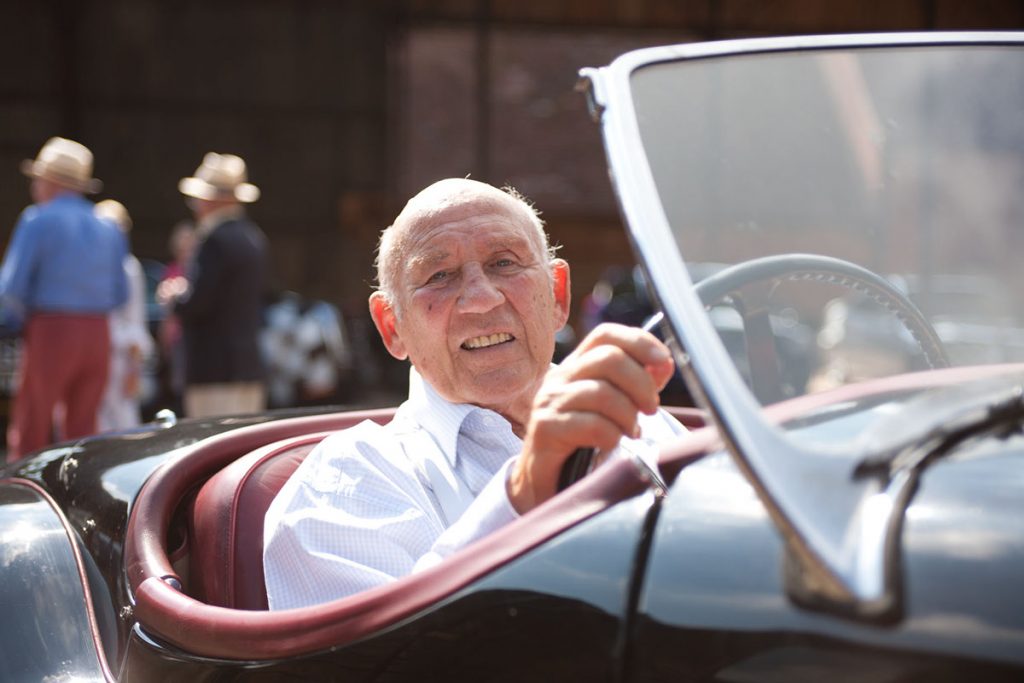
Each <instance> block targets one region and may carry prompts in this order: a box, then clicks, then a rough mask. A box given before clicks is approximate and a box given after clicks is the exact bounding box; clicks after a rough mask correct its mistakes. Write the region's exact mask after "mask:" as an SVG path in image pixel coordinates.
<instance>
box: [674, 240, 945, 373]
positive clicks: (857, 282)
mask: <svg viewBox="0 0 1024 683" xmlns="http://www.w3.org/2000/svg"><path fill="white" fill-rule="evenodd" d="M768 280H777V281H782V280H788V281H801V280H808V281H815V282H825V283H828V284H834V285H839V286H843V287H846V288H848V289H850V290H853V291H855V292H858V293H860V294H864V295H866V296H868V297H870V298H871V299H872V300H873V301H875V302H876V303H877V304H879V305H880V306H882V307H883V308H885V309H886V310H887V311H889V312H890V313H892V314H893V315H894V316H895V317H896V319H897V320H899V321H900V323H901V324H902V325H903V327H904V328H906V330H907V331H908V332H909V333H910V335H911V337H913V339H914V341H915V342H916V343H917V345H918V347H919V348H920V349H921V352H922V354H923V356H924V359H925V362H927V363H928V366H929V367H930V368H933V369H936V368H945V367H949V365H950V362H949V356H948V354H947V353H946V349H945V346H944V345H943V343H942V340H941V339H940V338H939V335H938V332H936V331H935V328H934V327H932V325H931V323H930V322H928V319H927V318H925V316H924V314H923V313H922V312H921V310H920V309H919V308H918V307H917V305H916V304H915V303H914V302H913V301H911V300H910V298H909V297H908V296H907V295H906V294H904V293H903V292H901V291H900V290H899V289H897V288H896V287H895V286H893V285H892V283H890V282H889V281H888V280H886V279H885V278H883V277H881V276H880V275H878V274H876V273H874V272H872V271H870V270H868V269H866V268H864V267H862V266H859V265H857V264H855V263H851V262H849V261H845V260H843V259H839V258H834V257H831V256H821V255H818V254H780V255H776V256H766V257H762V258H757V259H753V260H750V261H744V262H742V263H737V264H735V265H733V266H729V267H728V268H725V269H723V270H720V271H718V272H717V273H715V274H714V275H712V276H710V277H707V278H705V279H704V280H702V281H701V282H699V283H698V284H697V285H696V286H695V287H694V290H695V291H696V293H697V295H698V296H699V297H700V300H701V302H702V303H703V304H704V305H705V306H706V307H710V306H712V305H714V304H716V303H718V302H719V301H722V300H723V299H725V298H726V297H727V296H730V295H734V294H735V293H737V292H738V291H739V290H741V289H743V288H745V287H749V286H750V285H752V284H754V283H757V282H762V281H768ZM741 313H742V311H741ZM745 322H746V321H745ZM776 355H778V354H777V352H776ZM748 361H750V363H751V364H754V363H755V362H756V361H755V359H754V358H751V357H750V356H749V355H748ZM751 375H752V376H756V375H755V373H754V368H751ZM762 389H763V388H762ZM755 393H758V391H757V388H756V387H755Z"/></svg>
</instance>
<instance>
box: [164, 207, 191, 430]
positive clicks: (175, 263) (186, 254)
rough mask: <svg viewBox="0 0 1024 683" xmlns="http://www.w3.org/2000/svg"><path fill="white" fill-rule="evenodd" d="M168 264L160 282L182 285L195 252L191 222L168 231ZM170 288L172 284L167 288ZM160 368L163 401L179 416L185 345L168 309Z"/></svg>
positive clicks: (182, 393)
mask: <svg viewBox="0 0 1024 683" xmlns="http://www.w3.org/2000/svg"><path fill="white" fill-rule="evenodd" d="M167 246H168V249H169V250H170V253H171V261H170V263H168V264H167V266H166V267H165V268H164V271H163V273H162V274H161V276H160V284H158V285H157V287H158V288H159V287H161V286H163V283H164V282H171V283H174V282H184V281H185V280H184V278H185V273H186V272H188V264H189V262H190V261H191V260H192V257H193V255H194V254H195V250H196V231H195V227H194V226H193V225H192V222H191V221H179V222H178V223H177V224H175V226H174V227H173V228H172V229H171V236H170V239H169V240H168V244H167ZM170 286H171V287H172V288H173V286H174V285H173V284H172V285H170ZM158 336H159V339H160V361H161V362H160V366H161V368H160V369H161V377H162V387H163V389H164V391H165V396H164V399H165V400H166V401H167V402H168V403H169V404H170V407H171V409H172V410H174V412H176V413H178V414H181V413H182V407H183V404H182V397H183V396H184V394H185V342H184V338H183V334H182V331H181V319H180V318H179V317H178V316H177V315H176V314H175V313H174V312H173V311H172V310H168V311H167V312H166V314H165V315H164V317H163V319H162V320H161V321H160V328H159V331H158Z"/></svg>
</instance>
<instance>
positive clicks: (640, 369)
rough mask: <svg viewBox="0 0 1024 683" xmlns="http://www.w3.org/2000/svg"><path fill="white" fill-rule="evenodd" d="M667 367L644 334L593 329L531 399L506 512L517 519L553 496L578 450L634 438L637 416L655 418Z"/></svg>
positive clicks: (667, 358) (668, 361)
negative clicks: (512, 510)
mask: <svg viewBox="0 0 1024 683" xmlns="http://www.w3.org/2000/svg"><path fill="white" fill-rule="evenodd" d="M674 368H675V365H674V363H673V362H672V356H671V354H670V353H669V350H668V348H667V347H666V346H665V345H664V344H663V343H661V342H660V341H659V340H658V339H657V338H656V337H655V336H654V335H652V334H650V333H649V332H644V331H643V330H641V329H639V328H636V327H626V326H624V325H613V324H604V325H600V326H598V327H597V328H595V329H594V330H593V332H591V333H590V334H588V335H587V336H586V337H585V338H584V339H583V341H581V342H580V344H579V346H577V347H576V349H575V350H574V351H573V352H572V353H571V354H569V356H568V357H566V359H565V360H564V361H562V363H561V364H560V365H559V366H558V367H556V368H552V369H551V370H550V371H549V372H548V374H547V376H546V377H545V378H544V383H543V384H542V385H541V388H540V390H539V391H538V392H537V395H536V397H535V398H534V401H533V408H532V410H531V412H530V419H529V423H528V424H527V427H526V437H525V438H524V439H523V452H522V454H521V456H520V457H519V460H518V461H517V462H516V464H515V467H514V469H513V470H512V473H511V476H510V477H509V483H508V494H509V499H510V501H511V502H512V506H513V507H515V509H516V510H517V511H518V512H519V513H520V514H522V513H525V512H527V511H528V510H531V509H533V508H534V507H536V506H537V505H539V504H540V503H542V502H544V501H545V500H547V499H548V498H550V497H551V496H553V495H555V492H556V491H555V489H556V485H557V482H558V475H559V472H560V471H561V468H562V464H563V463H564V462H565V460H566V459H567V458H568V457H569V455H571V454H572V453H573V451H575V450H576V449H577V448H580V447H595V448H597V449H599V450H603V451H610V450H612V449H613V448H615V446H616V445H618V443H619V440H620V439H621V438H622V437H623V436H631V437H636V436H639V426H638V424H637V417H638V413H639V412H644V413H646V414H648V415H652V414H654V413H655V411H657V409H658V404H659V400H658V392H659V391H661V389H663V388H664V387H665V385H666V384H667V383H668V381H669V379H670V378H671V377H672V372H673V370H674Z"/></svg>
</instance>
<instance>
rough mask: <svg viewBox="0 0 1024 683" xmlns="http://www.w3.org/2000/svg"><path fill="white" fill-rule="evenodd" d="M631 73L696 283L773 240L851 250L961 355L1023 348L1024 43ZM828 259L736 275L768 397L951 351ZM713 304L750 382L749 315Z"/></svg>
mask: <svg viewBox="0 0 1024 683" xmlns="http://www.w3.org/2000/svg"><path fill="white" fill-rule="evenodd" d="M631 89H632V93H633V100H634V106H635V109H636V118H637V121H638V125H639V129H640V135H641V140H642V145H643V151H644V154H645V155H646V158H647V160H648V163H649V165H650V167H651V169H652V172H653V175H654V179H655V185H656V187H657V191H658V195H659V198H660V200H661V203H662V206H663V207H664V210H665V214H666V217H667V219H668V221H669V224H670V227H671V230H672V233H673V236H674V238H675V242H676V245H677V247H678V250H679V253H680V258H681V259H682V260H683V261H685V262H686V263H687V265H688V267H689V268H690V272H691V275H692V277H693V279H694V280H699V279H700V278H701V277H705V276H706V274H707V273H715V272H716V271H719V270H721V269H722V268H724V267H726V266H730V265H734V264H740V263H744V262H748V261H751V260H754V259H759V258H761V257H765V256H771V255H782V254H794V253H799V254H812V255H820V256H826V257H832V258H836V259H842V260H843V261H846V262H851V263H852V264H855V265H856V266H860V267H862V268H864V269H867V270H870V271H872V272H873V273H875V274H878V275H879V276H881V277H882V278H884V280H885V281H886V282H888V283H890V284H891V285H892V286H893V287H894V290H895V291H896V292H897V293H898V294H901V295H905V297H906V298H907V299H908V300H909V301H911V302H912V303H913V305H915V306H916V307H917V308H918V309H919V310H920V311H921V312H922V313H923V315H924V317H925V318H926V319H927V321H928V323H930V325H931V327H932V329H933V331H934V333H935V334H937V336H938V338H939V339H940V340H941V342H942V346H944V347H945V353H946V354H947V355H948V360H949V362H950V363H951V364H952V365H954V366H973V365H990V364H997V363H1014V362H1021V361H1024V297H1022V296H1020V292H1022V291H1024V53H1022V51H1021V49H1019V48H1017V47H981V46H967V45H960V46H942V47H925V46H916V47H909V48H908V47H903V48H858V49H853V50H850V49H842V50H837V49H829V50H820V49H819V50H814V51H803V52H776V53H764V54H747V55H740V56H735V55H734V56H729V57H722V58H717V57H712V58H702V59H696V60H689V61H674V62H664V63H656V64H652V65H649V66H644V67H641V68H639V69H637V70H635V71H634V72H633V75H632V77H631ZM826 265H827V264H826ZM783 269H785V264H783ZM820 270H821V272H817V271H816V272H815V273H814V274H808V273H807V272H804V271H806V269H804V271H800V270H799V269H797V271H799V272H797V271H794V272H793V273H791V275H792V277H788V276H786V275H785V274H783V276H781V277H778V276H776V275H777V273H776V275H773V276H772V277H770V278H769V279H767V280H761V281H760V282H753V283H752V282H748V281H746V280H745V277H746V276H749V275H750V273H744V274H742V275H743V276H742V277H739V279H738V280H735V282H739V283H741V284H743V285H744V286H745V287H746V289H745V290H741V294H740V297H739V298H740V299H741V300H742V299H744V298H745V299H746V300H745V301H741V308H746V309H747V311H748V312H749V311H750V310H753V309H757V310H763V311H766V312H767V315H766V316H765V318H766V319H767V321H768V322H767V323H766V325H767V329H770V331H771V334H772V336H773V337H774V346H775V355H776V357H777V369H776V370H775V371H773V372H775V374H776V377H775V381H776V383H777V385H778V389H777V390H767V391H756V390H755V392H754V393H755V395H757V397H758V398H759V399H760V400H761V402H762V403H764V404H767V403H772V402H775V401H776V400H779V399H782V398H788V397H792V396H798V395H802V394H809V393H814V392H818V391H823V390H827V389H832V388H835V387H839V386H842V385H845V384H851V383H856V382H861V381H864V380H866V379H871V378H878V377H886V376H891V375H896V374H902V373H907V372H915V371H919V370H926V369H928V368H929V367H934V366H937V365H941V363H936V359H935V358H934V357H932V356H929V354H928V353H927V351H926V350H923V349H922V343H921V340H920V337H921V336H922V335H921V334H920V333H919V332H915V331H914V329H913V326H912V325H911V326H910V329H908V324H907V318H908V315H907V314H906V312H901V309H900V306H899V305H898V304H893V303H892V302H890V301H883V300H882V298H880V297H879V296H878V295H877V293H876V292H874V291H872V290H871V289H870V288H865V287H864V286H862V284H860V283H859V282H858V280H857V278H856V277H850V276H848V274H846V273H845V272H842V271H841V272H830V271H829V269H828V268H827V267H823V268H822V269H820ZM744 291H745V292H746V293H747V295H749V296H745V295H744V294H743V292H744ZM728 300H729V299H728V297H726V299H725V301H726V302H728ZM709 303H710V302H709ZM711 313H712V320H713V322H714V324H715V327H716V329H717V330H718V332H719V334H720V335H721V336H722V339H723V340H724V341H725V343H726V347H727V349H728V351H729V355H730V357H732V358H733V360H734V361H735V362H736V364H737V367H738V368H739V370H740V373H741V375H742V376H743V377H744V378H745V379H746V380H747V381H748V384H750V383H751V382H752V379H751V372H752V368H751V367H750V365H751V360H750V359H751V358H754V357H755V356H754V355H752V354H748V353H746V352H745V347H744V343H743V341H739V342H737V341H736V340H735V338H736V337H737V335H740V336H742V335H743V332H742V330H741V329H740V328H742V327H743V325H744V322H743V320H742V316H741V315H739V314H737V313H736V312H735V310H734V309H726V310H724V311H723V310H720V308H716V309H713V310H712V311H711ZM748 323H749V320H748ZM764 325H765V323H764V321H762V326H764ZM738 329H740V331H737V330H738ZM747 333H748V336H749V330H747ZM747 343H749V339H748V340H747ZM753 371H754V374H756V372H757V369H756V368H755V369H753ZM769 374H771V373H769Z"/></svg>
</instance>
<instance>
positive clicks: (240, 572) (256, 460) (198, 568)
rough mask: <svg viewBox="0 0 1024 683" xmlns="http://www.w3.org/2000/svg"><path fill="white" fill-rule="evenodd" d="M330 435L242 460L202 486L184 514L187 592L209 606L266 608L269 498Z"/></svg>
mask: <svg viewBox="0 0 1024 683" xmlns="http://www.w3.org/2000/svg"><path fill="white" fill-rule="evenodd" d="M329 433H330V432H320V433H317V434H309V435H303V436H297V437H292V438H289V439H284V440H282V441H277V442H275V443H272V444H268V445H266V446H263V447H261V448H257V449H256V450H254V451H252V452H250V453H248V454H246V455H244V456H242V457H241V458H239V459H238V460H235V461H234V462H232V463H231V464H230V465H228V466H227V467H225V468H224V469H222V470H220V471H219V472H217V473H216V474H215V475H213V476H212V477H210V479H209V480H208V481H207V482H206V483H205V484H203V486H202V487H201V488H200V489H199V492H198V494H197V495H196V498H195V502H194V503H193V504H192V506H191V509H190V511H189V532H190V533H189V535H190V538H191V542H190V544H189V545H190V553H189V579H188V584H189V593H190V594H192V596H193V597H195V598H197V599H199V600H202V601H203V602H206V603H208V604H211V605H219V606H221V607H232V608H235V609H249V610H259V609H267V593H266V587H265V585H264V576H263V518H264V516H265V515H266V512H267V508H268V507H269V506H270V503H271V501H272V500H274V496H276V495H277V492H278V491H280V490H281V487H282V486H284V483H285V482H286V481H287V480H288V478H289V477H290V476H291V475H292V473H293V472H295V470H296V468H298V466H299V465H300V464H301V463H302V461H303V459H305V457H306V456H307V455H308V454H309V452H310V451H312V450H313V448H314V447H315V446H316V445H317V444H318V443H320V441H321V440H323V438H324V437H326V436H327V435H328V434H329Z"/></svg>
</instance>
